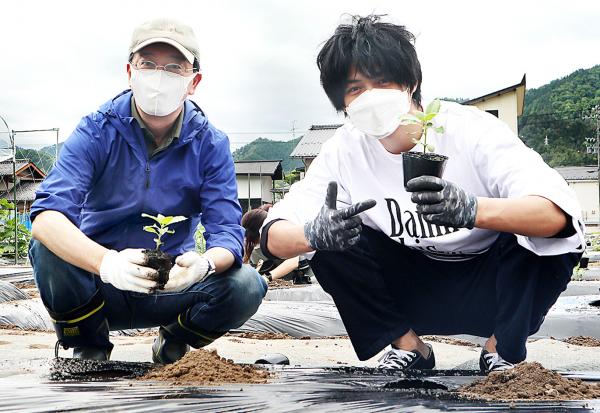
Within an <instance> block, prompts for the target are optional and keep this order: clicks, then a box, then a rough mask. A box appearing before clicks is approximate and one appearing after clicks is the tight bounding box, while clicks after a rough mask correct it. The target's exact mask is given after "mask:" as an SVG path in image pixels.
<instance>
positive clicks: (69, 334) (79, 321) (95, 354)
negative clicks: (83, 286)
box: [47, 290, 113, 360]
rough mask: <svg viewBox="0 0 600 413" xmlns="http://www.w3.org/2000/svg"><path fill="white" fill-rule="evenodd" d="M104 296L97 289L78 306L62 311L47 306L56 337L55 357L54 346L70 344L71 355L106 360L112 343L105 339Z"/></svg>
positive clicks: (56, 352)
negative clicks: (87, 299)
mask: <svg viewBox="0 0 600 413" xmlns="http://www.w3.org/2000/svg"><path fill="white" fill-rule="evenodd" d="M103 308H104V299H103V298H102V295H101V294H100V290H98V291H96V293H95V294H94V295H93V296H92V298H91V299H90V300H89V301H88V302H87V303H85V304H83V305H82V306H79V307H77V308H75V309H73V310H71V311H67V312H65V313H57V312H54V311H52V310H50V309H48V308H47V310H48V314H50V318H51V319H52V323H53V324H54V330H55V331H56V336H57V337H58V341H57V343H56V348H55V356H56V357H58V348H59V346H62V347H63V348H64V349H65V350H66V349H68V348H73V357H74V358H83V359H90V360H108V359H109V358H110V352H111V351H112V348H113V344H112V343H111V342H110V341H109V338H108V337H109V336H108V331H109V329H108V321H107V320H106V317H105V316H104V313H103V311H102V309H103Z"/></svg>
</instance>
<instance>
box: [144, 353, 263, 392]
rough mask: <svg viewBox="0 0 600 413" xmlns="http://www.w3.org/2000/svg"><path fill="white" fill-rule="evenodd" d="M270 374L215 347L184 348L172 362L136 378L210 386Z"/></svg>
mask: <svg viewBox="0 0 600 413" xmlns="http://www.w3.org/2000/svg"><path fill="white" fill-rule="evenodd" d="M269 377H270V374H269V373H268V372H266V371H264V370H260V369H257V368H255V367H253V366H241V365H238V364H235V363H233V361H231V360H228V359H225V358H223V357H220V356H219V355H218V354H217V352H216V351H215V350H212V351H207V350H203V349H199V350H194V351H190V352H188V353H187V354H186V355H185V356H183V358H182V359H181V360H178V361H176V362H175V363H173V364H168V365H165V366H162V367H158V368H156V369H154V370H151V371H150V372H148V373H147V374H146V375H145V376H143V377H141V378H140V380H159V381H166V382H169V383H171V384H173V385H176V386H182V385H197V386H207V385H208V386H214V385H219V384H228V383H247V384H262V383H266V382H267V379H268V378H269Z"/></svg>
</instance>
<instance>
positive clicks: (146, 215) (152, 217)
mask: <svg viewBox="0 0 600 413" xmlns="http://www.w3.org/2000/svg"><path fill="white" fill-rule="evenodd" d="M142 217H144V218H150V219H152V220H154V221H156V223H158V224H160V221H159V220H158V218H157V217H155V216H152V215H148V214H144V213H142Z"/></svg>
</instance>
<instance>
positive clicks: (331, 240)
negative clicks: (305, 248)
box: [304, 181, 376, 251]
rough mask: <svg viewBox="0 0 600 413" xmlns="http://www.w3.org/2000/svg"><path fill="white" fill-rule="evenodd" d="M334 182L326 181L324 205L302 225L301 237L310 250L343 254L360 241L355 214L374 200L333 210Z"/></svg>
mask: <svg viewBox="0 0 600 413" xmlns="http://www.w3.org/2000/svg"><path fill="white" fill-rule="evenodd" d="M336 202H337V182H335V181H332V182H329V185H328V186H327V196H326V198H325V205H323V207H322V208H321V210H320V211H319V214H318V215H317V217H316V218H315V219H314V220H312V221H309V222H307V223H306V224H304V236H305V237H306V239H307V240H308V243H309V244H310V247H311V248H312V249H313V250H315V251H317V250H325V251H343V250H345V249H347V248H349V247H351V246H352V245H354V244H356V243H357V242H358V240H359V239H360V231H361V224H362V220H361V219H360V217H357V216H355V215H358V214H360V213H361V212H363V211H366V210H367V209H370V208H373V207H374V206H375V204H376V202H375V200H374V199H369V200H366V201H362V202H358V203H356V204H354V205H351V206H349V207H348V208H344V209H340V210H339V211H338V210H337V206H336Z"/></svg>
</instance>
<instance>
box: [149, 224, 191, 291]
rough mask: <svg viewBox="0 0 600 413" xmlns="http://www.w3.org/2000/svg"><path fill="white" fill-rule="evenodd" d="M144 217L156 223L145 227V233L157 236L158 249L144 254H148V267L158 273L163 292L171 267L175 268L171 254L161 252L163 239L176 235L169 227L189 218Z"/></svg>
mask: <svg viewBox="0 0 600 413" xmlns="http://www.w3.org/2000/svg"><path fill="white" fill-rule="evenodd" d="M142 217H144V218H150V219H152V220H154V221H155V222H154V224H152V225H146V226H144V231H147V232H151V233H153V234H155V235H156V238H154V242H155V243H156V248H155V249H153V250H144V251H143V252H144V254H146V258H147V262H146V266H147V267H149V268H154V269H155V270H157V271H158V287H157V289H159V290H162V289H164V288H165V284H166V283H167V282H168V281H169V271H171V267H173V257H172V256H171V254H168V253H166V252H164V251H161V249H160V246H161V245H163V242H162V237H163V236H165V235H167V234H174V233H175V230H172V229H169V225H172V224H175V223H177V222H181V221H185V220H186V219H187V218H186V217H182V216H175V217H171V216H164V215H161V214H158V215H157V216H152V215H148V214H142Z"/></svg>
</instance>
